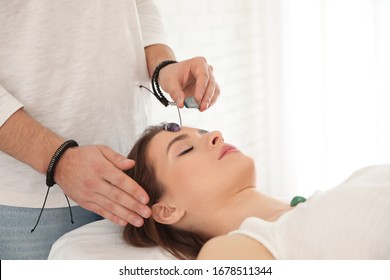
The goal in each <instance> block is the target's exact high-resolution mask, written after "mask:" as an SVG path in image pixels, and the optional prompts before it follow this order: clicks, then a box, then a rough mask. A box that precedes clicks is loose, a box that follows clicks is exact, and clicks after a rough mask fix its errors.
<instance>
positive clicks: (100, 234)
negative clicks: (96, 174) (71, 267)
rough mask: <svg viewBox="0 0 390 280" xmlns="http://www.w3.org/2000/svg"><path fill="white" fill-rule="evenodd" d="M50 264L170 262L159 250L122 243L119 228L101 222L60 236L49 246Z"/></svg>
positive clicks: (171, 257)
mask: <svg viewBox="0 0 390 280" xmlns="http://www.w3.org/2000/svg"><path fill="white" fill-rule="evenodd" d="M48 259H51V260H174V259H175V257H173V256H172V255H171V254H170V253H168V252H167V251H166V250H164V249H162V248H160V247H154V248H137V247H132V246H130V245H128V244H126V243H125V241H124V240H123V238H122V227H120V226H118V225H116V224H114V223H112V222H110V221H109V220H101V221H97V222H93V223H90V224H87V225H84V226H82V227H80V228H78V229H75V230H73V231H71V232H68V233H66V234H64V235H63V236H62V237H60V238H59V239H58V240H57V241H56V242H55V243H54V244H53V246H52V248H51V251H50V254H49V257H48Z"/></svg>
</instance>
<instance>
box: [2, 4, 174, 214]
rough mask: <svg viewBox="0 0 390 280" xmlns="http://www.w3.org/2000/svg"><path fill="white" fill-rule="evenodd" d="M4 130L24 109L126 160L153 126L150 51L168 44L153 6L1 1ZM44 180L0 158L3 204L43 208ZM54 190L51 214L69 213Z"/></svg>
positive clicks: (57, 130) (82, 142) (68, 136)
mask: <svg viewBox="0 0 390 280" xmlns="http://www.w3.org/2000/svg"><path fill="white" fill-rule="evenodd" d="M0 7H1V8H0V38H1V39H0V126H1V125H2V124H3V123H4V122H5V121H6V120H7V119H8V118H9V117H10V116H11V115H12V114H13V113H14V112H15V111H16V110H18V109H20V108H21V107H24V110H25V111H26V112H27V113H28V114H30V115H31V116H32V117H33V118H34V119H36V120H37V121H38V122H40V123H41V124H43V125H44V126H46V127H48V128H49V129H51V130H52V131H54V132H55V133H56V134H58V135H60V136H62V137H63V138H65V139H74V140H76V141H77V142H78V143H79V144H80V145H89V144H106V145H108V146H110V147H111V148H113V149H114V150H116V151H117V152H119V153H121V154H123V155H127V153H128V152H129V150H130V148H131V146H132V144H133V143H134V141H135V139H137V138H138V136H139V133H140V132H141V131H143V130H144V128H145V127H146V126H147V125H148V118H147V116H148V110H149V107H148V105H149V100H150V96H151V95H150V93H148V92H147V91H146V90H144V89H140V88H139V85H140V84H144V85H149V83H150V82H149V76H148V72H147V66H146V61H145V53H144V47H145V46H148V45H151V44H155V43H166V42H165V36H164V34H163V27H162V23H161V18H160V15H159V13H158V11H157V9H156V7H155V5H154V3H153V2H152V1H148V0H144V1H136V0H115V1H96V0H83V1H79V0H56V1H52V0H30V1H25V0H12V1H7V0H0ZM46 190H47V187H46V185H45V176H44V175H42V174H39V173H38V172H36V171H34V170H33V169H32V168H31V167H29V166H27V165H25V164H23V163H21V162H19V161H17V160H16V159H14V158H12V157H10V156H8V155H6V154H5V153H3V152H0V204H3V205H12V206H24V207H41V206H42V203H43V199H44V196H45V193H46ZM66 205H67V204H66V200H65V198H64V195H63V193H62V191H61V189H60V188H59V187H58V186H55V187H53V188H52V189H51V191H50V194H49V198H48V201H47V206H46V207H62V206H66Z"/></svg>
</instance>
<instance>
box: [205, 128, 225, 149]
mask: <svg viewBox="0 0 390 280" xmlns="http://www.w3.org/2000/svg"><path fill="white" fill-rule="evenodd" d="M208 142H209V145H210V146H215V145H217V144H218V143H223V137H222V134H221V132H219V131H213V132H210V134H209V136H208Z"/></svg>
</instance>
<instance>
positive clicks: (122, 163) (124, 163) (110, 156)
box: [97, 145, 135, 170]
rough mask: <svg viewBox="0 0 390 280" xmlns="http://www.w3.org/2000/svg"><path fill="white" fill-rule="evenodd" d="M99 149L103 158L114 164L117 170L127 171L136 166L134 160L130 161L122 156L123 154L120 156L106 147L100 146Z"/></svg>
mask: <svg viewBox="0 0 390 280" xmlns="http://www.w3.org/2000/svg"><path fill="white" fill-rule="evenodd" d="M97 147H98V149H99V150H100V152H101V153H102V154H103V156H104V157H105V158H106V159H107V160H108V161H110V162H111V163H112V164H114V165H115V166H116V167H117V168H119V169H121V170H126V169H130V168H132V167H134V165H135V163H134V160H131V159H128V158H126V157H124V156H122V155H121V154H118V153H117V152H115V151H114V150H113V149H111V148H110V147H108V146H105V145H100V146H97Z"/></svg>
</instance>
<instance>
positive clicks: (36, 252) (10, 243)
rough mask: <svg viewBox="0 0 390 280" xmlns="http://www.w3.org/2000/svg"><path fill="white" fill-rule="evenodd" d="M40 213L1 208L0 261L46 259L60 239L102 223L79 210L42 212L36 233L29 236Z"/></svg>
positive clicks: (28, 209) (9, 207) (95, 215)
mask: <svg viewBox="0 0 390 280" xmlns="http://www.w3.org/2000/svg"><path fill="white" fill-rule="evenodd" d="M40 211H41V209H36V208H23V207H12V206H4V205H0V259H2V260H6V259H11V260H26V259H35V260H38V259H47V257H48V255H49V252H50V249H51V246H52V244H53V243H54V242H55V241H56V240H57V239H58V238H59V237H61V236H62V235H64V234H65V233H67V232H68V231H71V230H73V229H75V228H78V227H80V226H82V225H85V224H88V223H90V222H94V221H97V220H100V219H102V218H101V217H100V216H99V215H97V214H95V213H92V212H90V211H88V210H85V209H83V208H81V207H79V206H73V207H72V213H73V220H74V224H72V223H71V219H70V213H69V208H68V207H65V208H45V209H44V210H43V213H42V216H41V219H40V221H39V224H38V226H37V228H36V229H35V231H34V232H33V233H31V230H32V229H33V228H34V225H35V223H36V221H37V219H38V216H39V212H40Z"/></svg>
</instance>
